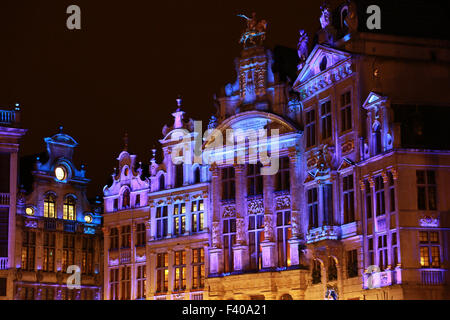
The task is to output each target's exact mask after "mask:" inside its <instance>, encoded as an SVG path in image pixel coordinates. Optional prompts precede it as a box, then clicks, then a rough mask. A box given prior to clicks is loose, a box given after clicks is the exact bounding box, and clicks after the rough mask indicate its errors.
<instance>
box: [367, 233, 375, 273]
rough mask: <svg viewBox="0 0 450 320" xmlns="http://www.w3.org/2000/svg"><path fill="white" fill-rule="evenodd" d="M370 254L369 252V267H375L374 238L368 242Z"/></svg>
mask: <svg viewBox="0 0 450 320" xmlns="http://www.w3.org/2000/svg"><path fill="white" fill-rule="evenodd" d="M368 249H369V250H368V252H369V266H373V265H375V256H374V251H373V238H369V240H368Z"/></svg>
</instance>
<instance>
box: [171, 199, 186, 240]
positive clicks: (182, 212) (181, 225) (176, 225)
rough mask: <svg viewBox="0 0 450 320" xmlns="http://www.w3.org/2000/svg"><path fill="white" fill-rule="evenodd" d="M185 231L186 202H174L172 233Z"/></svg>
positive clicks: (179, 233)
mask: <svg viewBox="0 0 450 320" xmlns="http://www.w3.org/2000/svg"><path fill="white" fill-rule="evenodd" d="M185 231H186V204H185V203H176V204H174V206H173V234H174V235H175V236H178V235H183V234H184V232H185Z"/></svg>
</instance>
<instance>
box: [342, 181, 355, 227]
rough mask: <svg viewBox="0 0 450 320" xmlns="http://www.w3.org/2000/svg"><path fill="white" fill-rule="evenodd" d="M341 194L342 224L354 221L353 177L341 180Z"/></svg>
mask: <svg viewBox="0 0 450 320" xmlns="http://www.w3.org/2000/svg"><path fill="white" fill-rule="evenodd" d="M342 193H343V196H344V224H345V223H350V222H354V221H355V202H354V201H355V196H354V190H353V175H352V174H351V175H348V176H346V177H344V178H343V179H342Z"/></svg>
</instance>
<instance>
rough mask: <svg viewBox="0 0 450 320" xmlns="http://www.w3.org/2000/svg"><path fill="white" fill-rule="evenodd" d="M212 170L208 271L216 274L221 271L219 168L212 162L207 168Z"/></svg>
mask: <svg viewBox="0 0 450 320" xmlns="http://www.w3.org/2000/svg"><path fill="white" fill-rule="evenodd" d="M209 170H210V171H212V179H211V188H212V190H211V191H212V217H211V218H209V219H208V221H211V248H210V249H209V253H210V256H209V259H210V265H209V273H210V274H216V273H220V272H222V263H221V260H222V254H223V252H222V248H221V240H220V234H221V232H220V230H221V228H220V207H219V203H220V178H219V175H220V169H219V168H218V167H217V165H216V164H215V163H213V164H212V165H211V167H210V169H209Z"/></svg>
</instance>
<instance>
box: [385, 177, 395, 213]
mask: <svg viewBox="0 0 450 320" xmlns="http://www.w3.org/2000/svg"><path fill="white" fill-rule="evenodd" d="M387 175H388V179H389V209H390V212H394V211H395V185H394V177H393V175H392V172H390V171H389V172H388V173H387Z"/></svg>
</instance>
